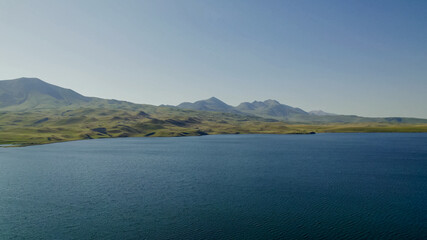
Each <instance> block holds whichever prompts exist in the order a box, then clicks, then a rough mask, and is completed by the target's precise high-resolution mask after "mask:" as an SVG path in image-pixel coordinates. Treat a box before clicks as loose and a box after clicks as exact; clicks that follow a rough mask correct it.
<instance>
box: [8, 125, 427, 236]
mask: <svg viewBox="0 0 427 240" xmlns="http://www.w3.org/2000/svg"><path fill="white" fill-rule="evenodd" d="M426 200H427V134H422V133H415V134H414V133H413V134H406V133H375V134H373V133H372V134H355V133H352V134H316V135H226V136H219V135H218V136H203V137H185V138H126V139H103V140H89V141H76V142H67V143H59V144H50V145H42V146H32V147H25V148H0V239H280V238H285V239H292V238H298V239H300V238H315V239H321V238H324V239H331V238H335V239H337V238H346V239H360V238H363V239H369V238H371V239H427V205H426V204H425V202H426Z"/></svg>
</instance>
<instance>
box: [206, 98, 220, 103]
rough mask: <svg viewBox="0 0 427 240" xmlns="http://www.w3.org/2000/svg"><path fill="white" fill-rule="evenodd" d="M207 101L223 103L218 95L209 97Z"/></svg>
mask: <svg viewBox="0 0 427 240" xmlns="http://www.w3.org/2000/svg"><path fill="white" fill-rule="evenodd" d="M207 101H212V102H222V103H223V101H221V100H219V99H218V98H216V97H211V98H209V99H207Z"/></svg>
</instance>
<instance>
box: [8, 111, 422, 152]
mask: <svg viewBox="0 0 427 240" xmlns="http://www.w3.org/2000/svg"><path fill="white" fill-rule="evenodd" d="M110 104H111V103H109V104H105V106H104V107H102V104H101V105H100V106H99V107H97V108H78V109H68V110H67V109H60V110H34V111H31V112H28V111H25V112H1V113H0V144H17V145H33V144H46V143H54V142H62V141H71V140H79V139H91V138H109V137H144V136H149V137H163V136H197V135H204V134H236V133H241V134H248V133H266V134H286V133H309V132H312V131H313V132H427V124H398V123H395V124H391V123H347V124H316V125H313V124H287V123H284V122H278V121H276V122H274V121H269V120H266V119H263V118H259V117H250V116H242V115H235V114H230V113H218V112H201V111H191V110H181V109H176V108H168V107H155V106H150V105H134V104H124V105H123V104H122V106H121V108H116V107H114V108H111V107H108V106H110ZM107 107H108V108H107ZM141 111H142V112H141Z"/></svg>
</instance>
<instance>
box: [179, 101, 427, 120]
mask: <svg viewBox="0 0 427 240" xmlns="http://www.w3.org/2000/svg"><path fill="white" fill-rule="evenodd" d="M176 107H177V108H181V109H191V110H197V111H212V112H224V113H235V114H241V115H249V116H258V117H262V118H268V119H275V120H279V121H285V122H293V123H306V124H307V123H358V122H387V123H424V122H426V121H427V120H425V119H418V118H402V117H388V118H372V117H360V116H356V115H339V114H333V113H328V112H324V111H322V110H315V111H310V112H307V111H304V110H302V109H301V108H296V107H291V106H288V105H285V104H282V103H280V102H278V101H276V100H272V99H269V100H265V101H253V102H251V103H250V102H243V103H241V104H239V105H238V106H236V107H233V106H231V105H228V104H226V103H224V102H223V101H221V100H219V99H218V98H215V97H211V98H209V99H206V100H199V101H196V102H194V103H190V102H184V103H181V104H179V105H177V106H176Z"/></svg>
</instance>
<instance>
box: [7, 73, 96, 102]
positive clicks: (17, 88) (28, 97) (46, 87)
mask: <svg viewBox="0 0 427 240" xmlns="http://www.w3.org/2000/svg"><path fill="white" fill-rule="evenodd" d="M89 100H90V99H89V98H87V97H84V96H82V95H80V94H78V93H76V92H74V91H72V90H69V89H65V88H61V87H58V86H54V85H52V84H49V83H46V82H44V81H42V80H41V79H39V78H29V77H22V78H18V79H12V80H4V81H0V108H10V109H21V110H25V109H33V108H51V107H58V106H68V105H71V104H75V103H82V102H88V101H89Z"/></svg>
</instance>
